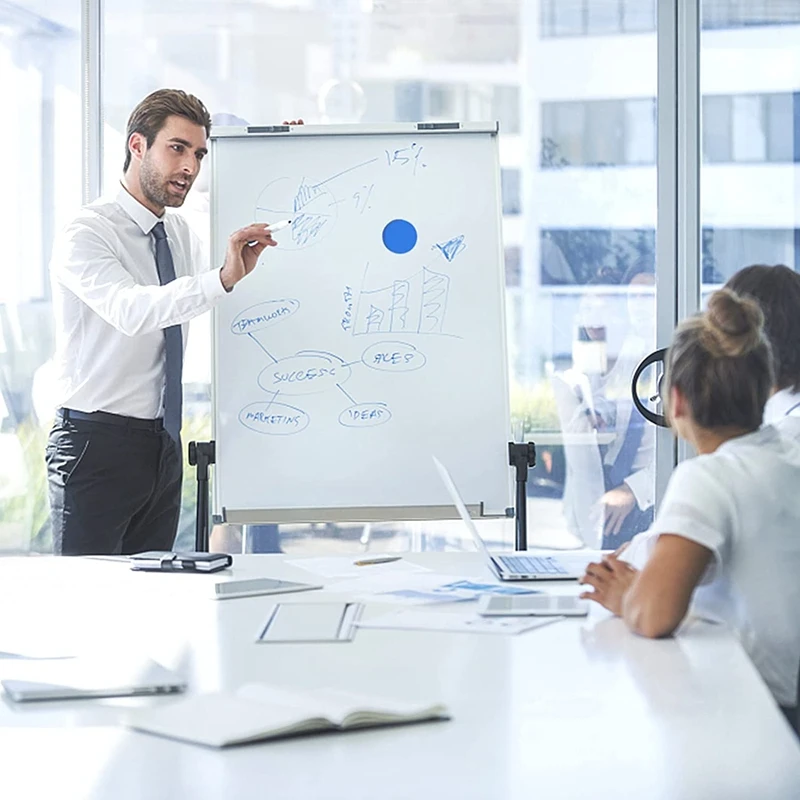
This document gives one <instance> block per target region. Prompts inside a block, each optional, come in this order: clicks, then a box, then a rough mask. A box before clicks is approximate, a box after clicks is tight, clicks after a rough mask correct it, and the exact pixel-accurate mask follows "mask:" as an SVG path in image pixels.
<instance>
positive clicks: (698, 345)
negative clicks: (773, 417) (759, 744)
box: [581, 289, 800, 707]
mask: <svg viewBox="0 0 800 800" xmlns="http://www.w3.org/2000/svg"><path fill="white" fill-rule="evenodd" d="M665 382H666V384H667V390H668V395H667V398H668V399H667V403H666V411H667V418H668V420H669V423H670V426H671V427H672V429H673V430H674V431H675V433H676V434H677V435H678V436H680V437H681V438H682V439H685V440H686V441H688V442H689V443H690V444H691V445H693V447H694V448H695V450H696V451H697V453H698V454H699V455H698V456H697V457H695V458H692V459H690V460H688V461H685V462H683V463H681V464H680V465H679V466H678V467H677V469H676V470H675V471H674V473H673V474H672V477H671V478H670V482H669V485H668V487H667V491H666V494H665V496H664V500H663V502H662V504H661V508H660V509H659V511H658V514H657V515H656V518H655V521H654V522H653V525H652V526H651V528H650V529H649V530H648V531H646V532H644V533H641V534H639V535H638V536H636V537H635V538H634V539H633V541H632V542H631V544H630V546H629V547H628V548H627V549H620V550H619V551H617V553H615V554H614V555H609V556H607V557H605V558H604V559H603V560H602V562H600V563H593V564H590V565H589V566H588V568H587V571H586V574H585V575H584V577H583V578H582V579H581V582H582V583H584V584H587V585H589V586H591V587H592V588H593V591H591V592H585V593H584V594H583V595H582V596H583V597H586V598H589V599H591V600H595V601H596V602H598V603H600V604H601V605H603V606H605V607H606V608H608V609H609V610H610V611H612V612H613V613H615V614H617V615H619V616H621V617H623V619H624V620H625V622H626V623H627V625H628V626H629V627H630V628H631V629H632V630H633V631H635V632H636V633H639V634H641V635H643V636H649V637H660V636H668V635H670V634H671V633H673V632H674V631H675V629H676V628H677V627H678V626H679V625H680V624H681V622H682V620H683V619H684V617H685V616H686V614H687V611H688V610H689V606H690V603H691V604H692V611H693V613H695V614H696V615H698V616H701V617H706V618H711V619H715V620H718V621H722V622H726V623H727V624H728V625H729V626H730V627H731V628H732V629H733V630H734V631H735V632H736V633H737V634H738V636H739V638H740V639H741V642H742V644H743V646H744V648H745V649H746V650H747V652H748V654H749V655H750V658H751V659H752V660H753V663H754V664H755V666H756V668H757V669H758V671H759V672H760V673H761V676H762V677H763V678H764V680H765V681H766V683H767V685H768V686H769V688H770V689H771V691H772V693H773V695H774V696H775V698H776V700H777V701H778V703H779V704H780V705H781V706H784V707H794V706H796V705H797V678H798V665H800V624H798V619H800V579H798V576H800V492H798V487H800V443H798V442H799V439H800V437H798V432H800V419H797V418H787V419H784V420H782V422H781V426H780V429H779V428H778V427H775V426H769V425H768V426H765V427H761V419H762V415H763V413H764V406H765V404H766V402H767V398H768V397H769V396H770V393H771V391H772V387H773V385H774V376H773V365H772V357H771V354H770V346H769V344H768V342H767V339H766V336H765V334H764V328H763V315H762V312H761V310H760V309H759V307H758V306H757V305H756V304H755V303H754V302H753V301H752V300H749V299H744V298H740V297H739V296H737V295H735V294H734V293H733V292H731V291H729V290H727V289H723V290H721V291H719V292H715V293H714V294H713V295H712V296H711V298H710V300H709V303H708V310H707V311H706V312H705V313H704V314H700V315H698V316H696V317H693V318H691V319H689V320H687V321H685V322H683V323H682V324H681V325H679V326H678V328H677V330H676V331H675V335H674V338H673V342H672V346H671V347H670V350H669V353H668V355H667V370H666V378H665ZM787 425H788V426H789V427H790V428H791V427H794V428H795V430H790V431H788V434H789V435H784V430H785V426H787Z"/></svg>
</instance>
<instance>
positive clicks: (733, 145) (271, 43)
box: [0, 0, 800, 552]
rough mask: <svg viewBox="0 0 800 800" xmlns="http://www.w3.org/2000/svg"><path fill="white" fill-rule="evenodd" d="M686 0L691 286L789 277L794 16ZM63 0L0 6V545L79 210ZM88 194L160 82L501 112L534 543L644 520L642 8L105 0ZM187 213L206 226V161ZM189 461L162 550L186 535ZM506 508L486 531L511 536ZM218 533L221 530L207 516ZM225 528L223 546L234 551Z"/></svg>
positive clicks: (293, 110) (344, 105)
mask: <svg viewBox="0 0 800 800" xmlns="http://www.w3.org/2000/svg"><path fill="white" fill-rule="evenodd" d="M796 6H797V4H795V3H786V2H779V1H778V0H772V1H771V0H763V1H762V2H759V3H746V2H741V0H705V1H704V2H703V4H702V7H701V8H702V25H703V33H702V69H701V83H702V112H703V113H702V121H703V127H702V155H703V166H702V184H701V185H702V220H701V222H702V228H703V232H702V279H703V286H704V290H705V291H706V292H708V291H710V289H711V288H713V287H715V286H718V285H719V284H720V283H722V282H724V281H725V280H726V279H727V277H728V276H729V275H730V274H732V272H734V271H735V270H736V269H738V268H739V267H741V266H743V265H744V264H747V263H753V262H764V263H786V264H788V265H789V266H791V267H792V268H796V265H797V263H798V258H800V256H799V255H798V252H799V251H798V245H800V237H799V236H798V230H799V229H800V226H799V225H798V223H797V213H798V206H797V194H796V186H797V185H798V184H797V172H796V171H797V159H798V156H797V153H798V144H797V143H798V142H800V133H798V121H797V120H798V112H797V108H798V96H800V95H798V92H800V85H798V83H799V81H800V79H798V75H800V69H798V66H799V65H798V63H797V61H798V58H799V57H798V55H797V54H798V53H800V47H798V45H800V10H798V8H796ZM80 7H81V4H80V3H79V2H78V0H19V2H16V3H13V4H8V3H6V4H2V5H0V76H1V77H2V79H1V80H0V93H2V96H3V99H4V101H5V108H10V109H12V111H13V113H12V114H11V115H10V116H11V117H12V118H15V119H19V120H20V124H19V125H12V126H9V125H5V126H2V130H0V136H2V137H4V139H3V144H5V150H4V152H6V153H11V154H13V156H14V157H13V158H8V159H7V162H6V175H7V176H9V178H10V187H11V191H7V192H5V193H4V200H3V203H4V205H3V208H2V213H0V220H2V222H0V224H2V225H3V230H2V236H0V252H2V259H0V265H1V267H0V268H2V269H3V271H4V272H3V282H2V289H0V295H1V297H2V299H0V358H1V359H2V370H0V380H2V393H0V445H2V447H3V448H4V451H3V454H2V455H3V458H2V459H0V549H2V550H3V551H14V550H18V549H22V550H27V549H31V548H32V549H34V550H41V551H45V552H46V551H47V550H48V548H49V547H50V539H49V528H48V524H47V507H46V495H45V483H44V465H43V458H42V452H43V445H44V436H45V431H46V430H47V428H48V427H49V424H50V420H51V417H52V403H51V393H50V392H49V384H48V375H49V358H50V356H51V353H52V347H53V337H52V321H51V319H52V318H51V308H50V303H49V297H50V290H49V286H48V281H47V260H48V257H49V251H50V244H51V241H52V235H53V231H54V230H55V229H57V227H59V226H61V225H63V224H64V223H65V222H66V220H68V219H69V218H70V216H71V213H72V210H73V209H74V208H75V206H76V205H77V204H78V203H79V202H80V186H81V174H80V168H81V116H80V108H81V106H80ZM102 7H103V13H104V16H103V25H102V30H103V36H104V39H103V42H102V45H103V48H102V49H103V54H104V59H103V65H102V115H103V120H104V122H103V125H104V130H103V135H104V152H103V156H102V167H103V188H104V190H105V191H113V190H114V188H115V186H116V183H117V181H118V179H119V176H120V171H121V166H122V159H123V154H124V130H125V123H126V120H127V116H128V114H129V113H130V111H131V109H132V108H133V106H134V105H135V104H136V103H137V102H138V101H139V100H140V99H141V98H142V97H144V96H145V95H146V94H147V93H148V92H150V91H152V90H154V89H156V88H159V87H164V86H172V87H180V88H183V89H186V90H188V91H190V92H193V93H195V94H197V95H198V96H199V97H201V98H202V99H203V100H204V101H205V103H206V104H207V105H208V107H209V109H210V110H211V112H212V115H213V118H214V122H215V124H230V123H232V122H233V123H239V124H241V123H242V121H246V122H248V123H253V124H259V123H261V124H269V123H273V122H276V121H280V120H282V119H286V118H295V117H299V116H301V117H304V118H305V119H306V120H307V121H309V122H320V123H325V122H369V123H383V122H394V121H409V120H411V121H416V120H452V119H458V120H463V121H483V120H487V119H488V120H491V119H498V120H499V121H500V130H501V135H500V158H501V168H502V205H503V238H504V248H505V276H506V286H507V320H508V343H509V353H508V356H509V368H510V369H509V372H510V375H511V379H512V385H511V394H512V418H513V421H514V430H513V435H514V437H516V438H522V437H524V438H526V439H532V440H534V441H536V442H537V449H538V453H539V463H538V465H537V467H536V469H535V470H534V472H533V475H532V477H531V479H530V482H529V515H528V517H529V525H530V528H531V531H530V534H529V541H531V542H532V543H537V542H541V543H556V544H561V545H566V546H569V545H571V544H578V543H580V542H581V541H587V542H589V543H599V542H600V541H603V542H605V543H606V544H616V543H618V542H619V541H621V540H622V539H623V538H628V537H629V536H630V535H631V534H632V533H633V532H635V531H636V530H639V529H641V528H642V527H643V526H644V525H646V524H647V522H648V521H649V516H650V515H651V514H652V496H653V474H652V473H653V455H652V452H653V445H652V441H651V436H652V431H651V430H650V429H649V428H647V427H645V426H643V425H642V424H640V421H639V418H638V417H637V415H636V412H635V411H634V410H633V409H631V408H630V403H629V401H628V399H627V398H628V387H627V383H628V378H629V376H630V373H631V371H632V369H633V367H634V366H635V364H636V363H637V361H638V360H639V358H640V357H642V356H643V355H645V354H646V353H647V352H649V351H650V350H652V349H653V348H654V346H655V344H656V343H655V330H654V327H653V325H654V322H653V321H654V319H655V313H654V309H655V301H656V288H655V278H654V253H655V243H656V230H655V228H656V123H657V120H656V103H655V98H656V85H657V81H656V53H657V43H656V0H526V2H522V0H469V2H462V0H427V2H425V3H420V2H418V0H393V1H392V2H378V1H377V0H280V2H278V0H243V2H239V3H235V4H232V3H228V2H224V0H202V1H201V0H198V2H193V3H191V9H189V4H187V3H186V2H181V1H179V0H160V2H158V3H154V2H150V0H125V2H123V0H104V3H103V5H102ZM183 213H185V215H186V217H187V218H188V219H189V221H190V223H191V225H192V226H193V228H194V230H195V231H196V232H197V234H198V235H199V236H200V237H201V238H202V239H204V240H205V241H207V240H208V229H209V218H208V183H207V180H206V178H205V177H204V176H203V174H202V173H201V177H200V179H199V180H198V181H197V183H196V184H195V188H194V189H193V190H192V192H191V193H190V195H189V199H188V201H187V203H186V205H185V206H184V209H183ZM209 341H210V334H209V320H208V319H203V318H201V319H198V320H196V321H195V322H194V323H193V324H192V333H191V337H190V343H189V350H188V353H187V360H186V366H185V374H184V379H185V387H184V388H185V396H186V403H185V409H186V415H187V416H186V420H185V428H184V433H185V434H186V435H187V439H188V438H198V439H202V438H205V437H207V436H208V435H209V434H210V402H209V397H210V348H209ZM193 479H194V471H193V470H192V469H187V472H186V483H185V491H184V497H185V503H184V506H185V507H184V514H183V517H182V521H181V538H180V540H179V543H180V544H181V545H183V546H186V545H188V544H190V543H191V539H192V530H193V524H194V483H193ZM512 530H513V527H512V525H511V524H510V522H507V523H498V524H494V525H491V524H490V525H488V526H487V528H486V533H487V536H488V537H489V538H490V539H492V540H494V541H495V542H496V543H499V542H504V543H506V544H509V543H510V542H511V536H512ZM250 533H251V537H250V538H251V542H253V543H254V546H255V547H256V548H257V549H262V550H269V549H275V548H276V547H277V546H278V545H279V544H280V546H282V547H283V548H284V549H291V548H295V549H309V548H316V549H328V550H331V551H335V550H336V549H339V548H350V547H353V548H356V547H363V546H364V544H362V541H363V542H364V543H366V544H367V546H371V547H381V548H383V547H389V548H392V547H396V548H403V547H407V546H414V547H421V546H426V547H434V546H458V545H459V544H460V542H461V538H462V533H461V526H460V525H456V524H455V523H452V524H451V523H447V524H441V525H438V526H434V525H427V524H426V525H399V524H398V525H392V524H385V525H372V526H369V527H368V528H366V529H365V528H364V526H360V525H325V526H315V527H309V526H298V527H295V528H290V527H288V526H282V528H281V530H280V532H278V531H276V530H275V529H274V528H269V527H264V528H261V529H258V530H254V531H251V532H250ZM217 535H218V536H220V537H222V531H217ZM240 535H241V532H239V531H232V530H229V531H227V533H226V538H220V539H219V540H218V543H219V546H226V547H230V548H231V549H237V548H238V547H239V546H240Z"/></svg>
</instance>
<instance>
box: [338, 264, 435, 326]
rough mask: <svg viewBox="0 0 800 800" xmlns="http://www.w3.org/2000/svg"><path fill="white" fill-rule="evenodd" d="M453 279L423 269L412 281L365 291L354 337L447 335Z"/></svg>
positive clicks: (358, 310) (360, 303)
mask: <svg viewBox="0 0 800 800" xmlns="http://www.w3.org/2000/svg"><path fill="white" fill-rule="evenodd" d="M449 296H450V276H449V275H446V274H444V273H443V272H436V271H435V270H432V269H428V267H423V268H422V269H421V270H420V271H419V272H417V273H415V274H414V275H412V276H411V277H410V278H405V279H403V280H396V281H393V282H392V283H391V285H389V286H383V287H381V288H380V289H371V290H365V289H362V290H361V292H360V293H359V297H358V305H357V307H356V313H355V320H354V324H353V335H354V336H362V335H365V334H385V333H406V334H408V333H422V334H444V333H445V329H444V321H445V316H446V314H447V303H448V300H449Z"/></svg>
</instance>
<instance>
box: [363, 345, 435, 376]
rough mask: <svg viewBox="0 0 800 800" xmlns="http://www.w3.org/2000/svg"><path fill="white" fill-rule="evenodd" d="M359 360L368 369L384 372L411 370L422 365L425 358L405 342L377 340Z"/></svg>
mask: <svg viewBox="0 0 800 800" xmlns="http://www.w3.org/2000/svg"><path fill="white" fill-rule="evenodd" d="M361 361H362V362H363V363H364V364H365V365H366V366H368V367H369V368H370V369H377V370H382V371H384V372H413V371H414V370H415V369H420V368H421V367H424V366H425V362H426V361H427V359H426V358H425V356H424V355H423V354H422V353H420V351H419V350H417V348H416V347H414V346H413V345H410V344H407V343H406V342H378V343H376V344H373V345H370V346H369V347H368V348H367V349H366V350H365V351H364V352H363V353H362V354H361Z"/></svg>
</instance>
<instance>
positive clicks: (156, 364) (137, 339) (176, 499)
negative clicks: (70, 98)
mask: <svg viewBox="0 0 800 800" xmlns="http://www.w3.org/2000/svg"><path fill="white" fill-rule="evenodd" d="M210 129H211V119H210V117H209V114H208V111H207V110H206V108H205V106H204V105H203V103H202V102H201V101H200V100H198V99H197V98H196V97H194V96H192V95H190V94H187V93H185V92H182V91H180V90H172V89H163V90H159V91H156V92H153V93H152V94H150V95H148V96H147V97H146V98H145V99H144V100H142V102H141V103H139V105H138V106H137V107H136V108H135V109H134V110H133V112H132V114H131V116H130V119H129V120H128V127H127V136H126V144H125V163H124V167H123V173H124V174H123V176H122V180H121V185H120V187H119V190H118V191H117V192H116V193H115V195H113V196H111V197H102V198H100V199H98V200H96V201H95V202H93V203H90V204H89V205H87V206H85V207H84V208H83V209H82V210H81V211H80V212H79V214H78V215H77V216H76V217H75V219H73V220H72V222H70V223H69V224H68V225H67V226H66V228H65V229H64V230H63V231H62V232H61V233H60V234H59V235H58V236H57V238H56V241H55V243H54V246H53V255H52V259H51V262H50V273H51V282H52V287H53V308H54V314H55V321H56V326H55V329H56V354H55V357H54V365H55V370H54V371H55V385H56V387H57V391H56V396H57V403H58V406H59V408H58V410H57V412H56V421H55V424H54V426H53V429H52V431H51V434H50V437H49V440H48V443H47V448H46V461H47V468H48V483H49V495H50V506H51V520H52V528H53V548H54V552H55V553H57V554H63V555H84V554H117V553H123V554H128V553H135V552H138V551H143V550H169V549H171V548H172V546H173V543H174V539H175V535H176V532H177V526H178V517H179V514H180V498H181V478H182V458H181V444H180V421H181V408H182V405H181V371H182V364H183V352H184V347H185V344H186V333H187V330H188V325H186V323H187V322H188V321H189V320H190V319H192V318H193V317H195V316H197V315H198V314H202V313H203V312H204V311H207V310H208V309H209V308H211V307H212V306H213V305H214V304H215V303H216V302H217V301H218V300H219V299H220V298H222V297H224V296H225V293H226V292H230V291H231V290H232V289H233V287H234V286H235V285H236V284H237V283H238V282H239V281H241V280H242V279H243V278H244V277H245V276H246V275H247V274H248V273H250V272H251V271H252V270H253V269H254V268H255V266H256V263H257V262H258V259H259V256H260V255H261V253H262V252H263V251H264V250H265V249H266V248H267V247H270V246H272V245H274V244H275V241H274V240H273V239H272V237H271V236H270V234H269V230H268V229H267V227H266V226H265V225H263V224H252V225H248V226H246V227H243V228H241V229H240V230H238V231H235V232H234V233H232V234H231V236H230V238H229V240H228V245H227V251H226V254H225V262H224V264H223V266H222V267H221V268H218V269H213V270H207V269H206V266H205V264H206V258H205V257H204V254H203V253H202V248H201V247H200V246H199V245H198V243H197V240H196V238H195V237H194V236H193V235H192V234H191V232H190V230H189V227H188V225H187V224H186V222H185V221H184V220H183V219H182V218H181V217H180V216H178V215H177V214H165V209H166V208H167V207H170V208H177V207H179V206H181V205H182V204H183V202H184V200H185V199H186V195H187V193H188V192H189V190H190V189H191V187H192V184H193V182H194V180H195V178H196V177H197V175H198V172H199V170H200V164H201V161H202V159H203V157H204V156H205V155H206V152H207V146H206V145H207V138H208V135H209V133H210Z"/></svg>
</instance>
